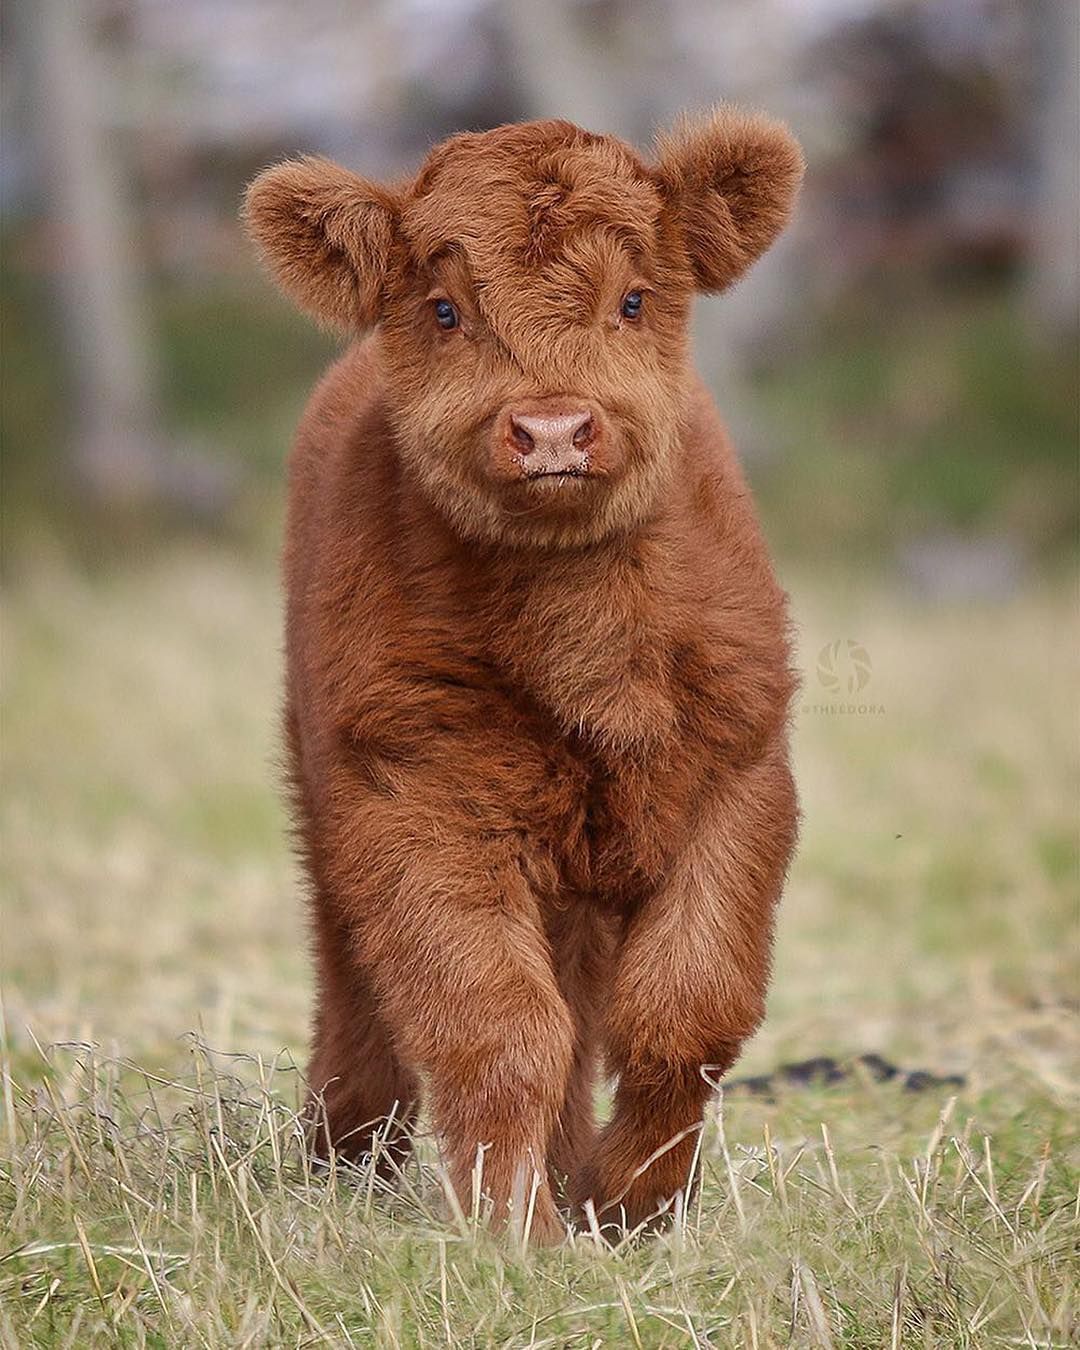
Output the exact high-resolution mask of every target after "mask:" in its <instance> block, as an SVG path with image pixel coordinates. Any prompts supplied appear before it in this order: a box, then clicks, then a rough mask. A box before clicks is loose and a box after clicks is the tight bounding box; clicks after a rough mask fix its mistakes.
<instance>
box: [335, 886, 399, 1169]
mask: <svg viewBox="0 0 1080 1350" xmlns="http://www.w3.org/2000/svg"><path fill="white" fill-rule="evenodd" d="M314 911H315V932H316V960H317V971H316V974H317V981H318V994H317V1005H316V1014H315V1032H314V1038H313V1040H314V1043H313V1047H312V1056H311V1063H310V1065H309V1068H308V1085H309V1089H310V1092H311V1097H310V1100H309V1103H308V1115H309V1119H310V1120H311V1123H312V1144H313V1147H314V1149H315V1152H316V1153H317V1154H318V1155H320V1156H323V1157H325V1156H327V1154H328V1152H329V1149H330V1148H331V1147H332V1148H333V1149H334V1151H335V1152H337V1153H339V1154H341V1155H342V1156H343V1157H345V1158H348V1159H349V1160H350V1161H352V1162H359V1161H361V1160H362V1159H363V1158H364V1157H366V1156H370V1155H372V1154H374V1156H375V1157H376V1159H377V1160H378V1162H377V1166H378V1170H379V1172H380V1173H381V1174H382V1175H383V1176H384V1177H386V1178H387V1179H389V1178H391V1177H392V1176H393V1175H394V1173H395V1170H396V1168H397V1167H400V1166H401V1164H402V1163H403V1162H404V1161H405V1159H406V1158H407V1157H408V1154H409V1150H410V1147H411V1142H410V1129H411V1126H412V1124H413V1120H414V1118H415V1115H416V1105H417V1100H418V1097H419V1083H418V1081H417V1078H416V1075H415V1074H414V1073H413V1072H412V1071H411V1070H410V1069H408V1068H407V1067H406V1066H405V1065H404V1064H403V1063H402V1061H401V1058H400V1056H399V1055H398V1054H397V1051H396V1050H395V1049H394V1046H393V1044H392V1042H391V1039H390V1035H389V1031H388V1028H387V1026H386V1024H385V1022H384V1021H383V1018H382V1017H381V1015H380V1013H379V1011H378V1009H377V1008H376V1006H375V999H374V996H373V994H372V991H371V988H370V984H369V981H368V979H367V978H366V976H365V974H364V972H363V970H362V969H361V967H360V965H359V963H358V962H357V960H356V956H355V952H354V951H353V950H352V942H351V939H350V935H349V933H348V930H347V929H345V928H344V927H343V925H341V924H340V923H339V922H337V921H336V920H335V918H334V914H333V911H332V909H331V906H330V903H329V902H328V900H327V897H326V895H325V894H319V895H317V896H316V899H315V903H314Z"/></svg>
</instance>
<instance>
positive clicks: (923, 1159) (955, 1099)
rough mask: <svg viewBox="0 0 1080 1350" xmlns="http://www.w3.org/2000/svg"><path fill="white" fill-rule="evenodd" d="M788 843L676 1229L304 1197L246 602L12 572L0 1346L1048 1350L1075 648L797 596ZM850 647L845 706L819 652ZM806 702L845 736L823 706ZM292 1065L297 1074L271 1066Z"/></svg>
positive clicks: (236, 573) (883, 597)
mask: <svg viewBox="0 0 1080 1350" xmlns="http://www.w3.org/2000/svg"><path fill="white" fill-rule="evenodd" d="M788 580H789V584H790V586H791V588H792V590H793V591H794V592H795V594H796V597H797V611H798V617H799V621H800V629H801V634H802V642H803V648H804V665H805V666H806V671H807V685H806V690H805V697H804V708H803V711H802V712H801V714H800V716H799V719H798V758H799V767H800V781H801V783H802V787H803V795H804V805H805V811H806V821H805V828H804V841H803V846H802V850H801V853H800V857H799V861H798V864H797V866H796V868H795V871H794V874H793V877H792V881H791V886H790V890H789V895H788V899H787V903H786V907H785V911H784V919H783V925H782V930H781V935H780V942H779V947H778V953H777V973H776V981H775V986H774V993H773V997H772V1000H771V1005H770V1017H769V1021H768V1023H767V1025H766V1027H765V1028H764V1029H763V1031H762V1033H761V1034H760V1035H759V1037H758V1038H757V1040H756V1041H755V1043H754V1045H753V1047H752V1048H751V1049H750V1050H749V1051H748V1053H747V1056H746V1058H745V1060H744V1064H743V1066H742V1067H741V1069H740V1073H745V1074H760V1073H767V1072H769V1071H771V1070H773V1069H774V1068H775V1067H776V1065H777V1064H779V1063H782V1062H784V1061H788V1060H791V1059H794V1058H801V1057H805V1056H809V1055H818V1054H830V1055H833V1056H836V1057H838V1058H839V1059H842V1060H846V1059H848V1058H849V1057H852V1056H854V1055H856V1054H858V1053H862V1052H867V1051H875V1052H879V1053H881V1054H884V1055H886V1056H887V1057H888V1058H890V1059H892V1060H894V1061H896V1062H898V1063H900V1064H901V1065H903V1066H904V1067H905V1068H925V1069H930V1070H933V1071H934V1072H936V1073H947V1072H958V1073H960V1074H962V1075H963V1076H964V1078H965V1084H964V1086H963V1087H961V1088H959V1089H957V1088H945V1087H943V1086H931V1087H930V1088H929V1089H928V1090H927V1091H924V1092H912V1091H907V1090H905V1088H904V1087H903V1086H902V1085H901V1084H900V1083H899V1082H897V1081H896V1080H893V1081H886V1082H877V1081H874V1080H872V1079H871V1078H870V1077H869V1076H868V1075H867V1074H865V1073H863V1072H860V1071H859V1070H853V1071H852V1072H851V1073H849V1074H848V1075H847V1076H846V1077H845V1078H843V1079H841V1080H840V1081H837V1082H835V1083H833V1084H821V1083H818V1084H811V1085H809V1086H801V1087H800V1086H794V1085H788V1086H785V1085H783V1084H782V1083H778V1084H777V1086H776V1090H775V1093H774V1095H773V1097H772V1098H771V1099H764V1098H761V1099H759V1098H754V1097H750V1096H748V1095H747V1094H745V1093H740V1092H737V1091H732V1092H731V1093H729V1094H728V1097H727V1100H726V1101H725V1102H724V1103H723V1109H722V1111H721V1110H720V1109H718V1110H717V1112H716V1113H715V1114H714V1115H713V1116H712V1117H711V1118H710V1120H709V1122H708V1127H707V1130H706V1132H705V1135H704V1137H703V1141H702V1149H701V1155H700V1166H701V1174H702V1183H703V1184H702V1186H701V1189H700V1190H699V1192H698V1194H697V1197H696V1199H695V1201H694V1202H693V1203H692V1205H691V1206H690V1208H689V1211H688V1212H687V1213H684V1214H682V1215H680V1216H679V1221H678V1223H677V1225H676V1226H675V1228H674V1230H673V1231H672V1232H671V1233H670V1234H669V1235H668V1236H666V1237H665V1238H662V1239H660V1240H659V1241H657V1242H654V1243H651V1244H640V1243H628V1244H625V1245H624V1246H623V1247H622V1248H621V1249H619V1250H616V1251H610V1250H602V1249H600V1248H598V1247H597V1246H596V1244H595V1243H594V1242H593V1241H592V1239H591V1238H590V1237H589V1235H588V1234H585V1235H581V1236H578V1237H577V1238H575V1239H574V1240H573V1241H571V1242H568V1244H567V1245H566V1246H565V1247H564V1248H562V1249H560V1250H558V1251H555V1252H545V1253H541V1254H537V1255H524V1254H522V1253H521V1252H520V1251H518V1250H515V1249H514V1248H513V1247H512V1246H511V1245H509V1244H506V1243H500V1242H497V1241H494V1240H492V1239H491V1238H489V1237H488V1236H486V1235H485V1233H484V1232H482V1231H480V1230H479V1229H478V1228H477V1226H476V1224H475V1222H474V1221H473V1217H472V1216H471V1215H463V1216H460V1217H459V1218H458V1219H456V1220H455V1218H454V1216H453V1215H451V1214H449V1213H448V1212H447V1206H446V1202H445V1198H444V1194H443V1186H442V1179H441V1174H440V1170H439V1167H438V1159H437V1154H436V1151H435V1148H434V1145H433V1142H432V1141H431V1140H429V1139H427V1138H422V1139H421V1140H420V1141H419V1150H418V1156H417V1158H416V1159H415V1160H414V1161H413V1162H412V1163H411V1164H410V1165H409V1167H408V1169H407V1170H406V1172H405V1174H404V1175H403V1176H402V1177H401V1179H400V1182H399V1184H398V1185H397V1186H396V1187H395V1188H394V1189H393V1190H392V1191H391V1192H385V1191H384V1190H383V1189H382V1188H381V1186H380V1185H379V1184H378V1183H377V1182H376V1180H375V1178H374V1177H373V1175H372V1174H371V1173H369V1172H367V1171H361V1172H359V1173H346V1172H336V1173H332V1174H330V1175H327V1174H324V1173H317V1174H312V1172H311V1171H310V1169H309V1167H308V1165H307V1163H306V1161H305V1157H304V1154H303V1151H302V1149H301V1148H300V1147H299V1139H298V1132H297V1123H296V1117H295V1105H296V1102H297V1099H298V1093H299V1091H300V1075H299V1073H298V1072H297V1070H296V1068H295V1065H294V1060H293V1055H294V1054H295V1056H296V1060H297V1061H298V1062H301V1063H302V1060H303V1050H304V1036H305V1025H306V1016H307V1005H308V1001H309V974H308V970H307V961H306V955H305V944H304V938H303V928H302V923H301V913H300V909H299V906H298V904H297V901H296V891H297V885H296V878H295V875H294V873H293V871H292V868H291V865H290V863H289V859H288V853H287V848H286V844H285V840H284V834H283V821H282V818H281V814H280V811H279V808H278V805H277V802H276V798H275V795H274V792H273V789H272V783H273V778H274V770H273V759H274V755H275V744H276V733H275V705H276V698H277V694H276V691H277V683H278V636H277V596H276V586H275V582H274V577H273V572H272V569H271V568H269V567H267V566H265V565H263V564H260V563H256V562H253V561H251V560H250V559H247V558H243V557H238V556H234V555H232V554H230V553H228V552H227V551H226V550H225V549H224V548H221V549H209V548H201V549H196V548H190V549H184V548H179V547H177V548H171V549H169V550H168V551H163V552H161V553H159V554H158V555H156V556H155V557H152V558H149V559H148V560H147V561H146V563H145V565H144V566H142V567H140V568H139V569H128V570H125V571H117V570H115V569H104V570H102V571H100V572H98V573H96V574H87V573H83V572H78V571H76V570H75V569H74V568H72V567H71V565H70V564H68V563H67V562H66V561H64V559H63V557H60V556H56V557H52V556H44V557H41V558H39V559H38V560H37V561H36V564H35V566H34V567H33V568H31V569H28V570H26V569H24V570H23V571H22V572H21V573H20V574H19V575H17V576H16V577H15V579H14V580H13V581H12V582H11V583H10V585H9V593H8V595H7V598H6V605H5V620H4V659H5V665H6V672H5V680H4V700H5V708H4V725H3V780H4V781H3V787H4V791H3V821H2V823H3V839H2V842H3V851H2V858H0V866H2V878H3V886H4V893H3V894H4V899H3V1001H4V1039H3V1073H4V1097H3V1120H2V1122H0V1138H2V1140H3V1142H2V1144H0V1155H2V1163H0V1214H2V1219H0V1222H2V1224H3V1235H2V1237H0V1338H2V1339H3V1342H4V1343H5V1344H10V1345H19V1346H24V1345H42V1346H45V1345H49V1346H52V1345H71V1346H83V1345H94V1344H120V1345H128V1344H131V1345H142V1344H151V1345H161V1346H169V1347H171V1346H186V1345H193V1346H198V1345H203V1346H236V1345H250V1346H265V1345H279V1344H281V1345H300V1344H322V1343H326V1342H329V1343H333V1344H341V1345H350V1344H352V1345H365V1346H366V1345H372V1344H376V1345H400V1346H414V1345H415V1346H422V1345H428V1346H474V1345H475V1346H488V1345H492V1346H517V1345H521V1346H526V1345H546V1346H583V1347H584V1346H594V1345H603V1346H608V1345H610V1346H624V1345H629V1346H635V1345H639V1346H660V1345H670V1346H677V1345H690V1346H700V1345H718V1346H728V1345H760V1346H769V1345H779V1344H784V1345H788V1344H796V1345H815V1346H821V1345H835V1346H842V1345H845V1346H848V1345H850V1346H901V1345H903V1346H907V1345H918V1346H923V1345H927V1346H938V1345H949V1346H951V1345H963V1346H994V1345H1027V1346H1065V1345H1067V1344H1070V1343H1071V1341H1072V1338H1073V1337H1074V1336H1075V1332H1076V1321H1075V1299H1074V1283H1075V1276H1076V1261H1075V1251H1076V1236H1077V1218H1078V1206H1080V1197H1078V1193H1077V1171H1076V1167H1075V1163H1076V1156H1075V1145H1076V1134H1075V1127H1074V1125H1073V1114H1072V1113H1073V1112H1074V1111H1075V1109H1076V1100H1075V1085H1076V1081H1077V1079H1076V1071H1077V1067H1078V1063H1077V1056H1078V1052H1080V1035H1078V1031H1077V1021H1076V989H1077V983H1076V969H1075V952H1076V941H1075V939H1076V917H1077V916H1076V906H1077V847H1076V829H1075V820H1074V815H1075V803H1076V800H1077V796H1078V782H1077V762H1076V746H1075V735H1074V733H1075V688H1076V684H1075V677H1076V670H1075V653H1076V650H1077V644H1076V642H1075V637H1076V634H1075V631H1074V629H1075V625H1074V619H1073V613H1072V600H1073V597H1072V595H1071V592H1070V591H1069V589H1067V588H1066V587H1064V586H1059V585H1056V584H1053V583H1049V582H1047V583H1040V584H1039V585H1037V586H1035V585H1033V586H1032V587H1031V588H1030V589H1029V590H1028V591H1027V592H1026V593H1024V594H1022V595H1018V596H1015V597H1013V598H1011V599H1008V600H1006V601H1003V602H1001V603H999V604H996V605H993V606H987V607H985V608H978V607H971V606H968V607H962V608H961V607H934V606H930V605H927V604H916V603H914V602H912V601H905V600H903V599H902V598H900V597H898V596H896V595H894V594H891V593H889V592H888V591H885V590H881V589H877V588H873V587H871V586H869V585H868V584H860V585H850V584H849V585H847V586H843V587H842V586H839V585H836V584H829V583H826V582H822V581H820V580H819V581H815V582H811V581H810V580H808V579H805V578H800V577H798V576H792V577H789V578H788ZM838 638H839V639H847V638H854V639H858V640H859V641H861V642H862V643H863V644H864V645H865V647H866V649H867V651H868V652H869V654H870V657H871V660H872V667H873V674H872V679H871V681H870V683H869V684H868V685H866V687H865V688H864V689H863V690H861V691H860V692H859V694H858V696H857V697H856V698H851V699H849V698H847V697H846V696H844V697H842V698H841V697H839V696H837V695H835V694H833V693H831V692H830V691H828V690H826V689H825V688H824V687H823V686H822V684H821V683H820V681H819V678H818V675H817V670H816V665H817V655H818V652H819V650H820V649H821V648H822V647H823V646H824V645H825V644H826V643H830V642H832V641H833V640H834V639H838ZM837 703H843V704H844V705H845V706H846V705H847V704H852V705H853V706H854V707H855V708H856V709H858V708H859V707H862V709H863V711H861V712H860V711H857V710H856V711H854V712H837V711H835V710H829V711H826V710H824V709H826V708H829V709H835V706H836V704H837ZM285 1047H287V1049H286V1048H285Z"/></svg>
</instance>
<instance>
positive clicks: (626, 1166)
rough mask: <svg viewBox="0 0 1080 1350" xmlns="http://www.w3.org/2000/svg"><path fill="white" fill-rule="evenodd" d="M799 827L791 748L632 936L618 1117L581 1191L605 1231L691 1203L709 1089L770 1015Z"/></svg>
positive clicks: (748, 775)
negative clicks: (784, 898)
mask: <svg viewBox="0 0 1080 1350" xmlns="http://www.w3.org/2000/svg"><path fill="white" fill-rule="evenodd" d="M796 816H797V808H796V802H795V794H794V789H793V786H792V783H791V777H790V774H789V772H788V770H787V765H786V762H785V761H784V759H783V757H782V753H781V751H780V750H779V749H777V750H776V751H775V752H774V753H773V754H771V755H769V756H767V757H766V758H765V759H764V760H762V761H761V762H759V764H757V765H756V766H755V767H754V768H753V769H751V770H749V771H747V772H745V773H743V774H742V775H741V776H740V777H739V778H738V779H737V780H735V781H734V782H733V783H731V784H730V785H729V786H728V788H727V790H726V791H725V792H724V793H723V795H722V796H721V797H720V798H718V800H717V801H716V802H715V803H714V805H713V807H712V809H711V811H710V813H709V817H708V819H706V820H705V821H703V822H702V827H701V829H700V830H699V832H698V834H697V836H696V838H695V841H694V843H693V844H692V845H691V847H690V848H689V849H688V850H687V852H686V854H685V855H684V856H683V857H682V858H681V859H680V861H679V863H678V865H677V866H676V867H675V869H674V870H673V873H672V876H671V878H670V880H669V882H668V883H667V884H666V886H665V887H664V889H663V890H662V891H661V892H660V893H658V894H657V895H655V896H654V897H652V898H651V899H650V900H649V901H648V902H647V903H646V904H645V905H644V906H643V907H642V908H641V910H640V911H639V912H638V913H637V914H636V915H635V916H634V918H633V920H632V921H631V923H630V925H629V927H628V931H627V934H626V938H625V940H624V942H623V945H622V948H621V950H620V952H619V954H618V957H617V966H616V972H615V978H614V984H613V990H612V995H611V999H610V1003H609V1007H608V1016H607V1039H608V1050H609V1058H610V1064H611V1067H612V1068H613V1069H614V1070H615V1071H617V1073H618V1075H619V1084H618V1088H617V1090H616V1096H615V1109H614V1113H613V1116H612V1119H611V1121H610V1122H609V1124H608V1125H607V1126H606V1127H605V1129H604V1130H603V1132H602V1134H601V1136H600V1139H599V1142H598V1145H597V1147H596V1150H595V1152H594V1154H593V1156H592V1158H591V1159H590V1160H589V1161H588V1162H587V1163H586V1164H585V1165H584V1166H583V1167H582V1168H581V1170H580V1171H579V1173H578V1176H577V1180H576V1185H575V1187H574V1191H575V1197H576V1199H577V1200H578V1202H579V1203H581V1202H584V1201H585V1200H588V1199H591V1200H592V1202H593V1205H594V1207H595V1209H596V1211H597V1215H598V1219H599V1222H600V1224H601V1226H604V1225H605V1224H612V1225H615V1226H616V1227H619V1228H634V1227H636V1226H637V1225H638V1224H640V1223H642V1222H643V1221H645V1220H646V1219H648V1218H650V1216H653V1215H657V1214H663V1213H665V1212H670V1210H671V1208H672V1206H673V1202H674V1200H675V1197H676V1195H677V1194H678V1193H679V1192H683V1193H684V1194H685V1191H686V1188H687V1182H688V1173H689V1169H690V1164H691V1161H692V1159H693V1155H694V1150H695V1147H696V1144H697V1133H698V1130H699V1129H700V1127H701V1123H702V1115H703V1111H704V1106H705V1103H706V1101H707V1099H708V1096H709V1093H710V1084H709V1081H708V1080H709V1079H711V1080H712V1081H713V1082H715V1081H716V1078H717V1077H718V1076H719V1075H720V1074H721V1073H723V1072H724V1071H725V1070H726V1069H728V1068H729V1067H730V1065H731V1064H732V1063H733V1062H734V1061H735V1059H736V1057H737V1056H738V1053H739V1050H740V1047H741V1045H742V1042H743V1041H744V1039H745V1038H746V1037H747V1036H749V1035H750V1034H751V1033H752V1032H753V1031H754V1029H755V1028H756V1027H757V1025H758V1023H759V1022H760V1021H761V1017H762V1014H763V1011H764V1000H765V989H766V985H767V982H768V976H769V965H770V949H771V942H772V928H773V910H774V908H775V905H776V902H777V900H778V898H779V894H780V888H781V886H782V883H783V878H784V873H785V870H786V868H787V863H788V859H789V857H790V854H791V850H792V847H793V845H794V838H795V825H796ZM706 1075H707V1077H706Z"/></svg>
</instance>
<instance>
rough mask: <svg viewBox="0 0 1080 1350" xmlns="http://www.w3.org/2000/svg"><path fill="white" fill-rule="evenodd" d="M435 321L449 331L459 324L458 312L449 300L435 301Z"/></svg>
mask: <svg viewBox="0 0 1080 1350" xmlns="http://www.w3.org/2000/svg"><path fill="white" fill-rule="evenodd" d="M435 321H436V323H437V324H438V325H439V327H440V328H444V329H445V330H446V331H447V332H449V331H450V330H451V329H452V328H456V327H457V326H458V323H459V320H458V312H457V310H456V309H455V308H454V306H453V305H452V304H451V303H450V301H449V300H436V301H435Z"/></svg>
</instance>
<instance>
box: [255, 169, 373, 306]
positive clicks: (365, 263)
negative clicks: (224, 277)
mask: <svg viewBox="0 0 1080 1350" xmlns="http://www.w3.org/2000/svg"><path fill="white" fill-rule="evenodd" d="M396 215H397V201H396V199H395V197H394V196H393V194H392V193H390V192H388V191H387V190H386V189H385V188H381V187H379V186H377V185H376V184H374V183H369V182H368V181H367V180H366V179H363V178H360V177H359V176H358V175H356V174H354V173H350V172H349V171H348V170H347V169H343V168H341V167H340V166H339V165H337V164H333V163H331V162H330V161H329V160H326V159H317V158H312V157H308V158H304V159H295V160H286V161H285V163H283V164H277V165H275V166H274V167H273V168H272V169H267V170H265V172H263V173H261V174H260V175H259V176H258V178H256V179H255V181H254V182H253V183H252V184H251V185H250V187H249V188H248V190H247V195H246V197H245V200H244V211H243V216H244V222H245V225H246V226H247V230H248V233H249V234H250V236H251V238H252V239H253V240H254V241H255V243H256V245H257V246H258V249H259V252H260V253H261V254H262V257H263V260H264V261H265V263H266V265H267V266H268V268H269V269H270V271H271V272H272V274H273V276H274V279H275V280H276V281H277V283H278V285H279V286H280V287H281V289H282V290H283V291H284V292H285V294H286V295H287V296H288V297H289V298H290V299H291V300H293V301H295V303H296V304H297V305H299V306H300V308H301V309H303V310H305V311H306V312H307V313H308V314H310V315H312V317H313V318H315V319H317V320H318V321H319V322H320V323H324V324H329V325H331V326H332V327H335V328H341V329H346V330H348V331H352V332H356V331H358V330H363V329H365V328H370V327H372V325H373V324H375V323H376V322H377V321H378V318H379V310H380V308H381V300H382V292H383V284H384V279H385V276H386V268H387V264H388V261H389V257H390V247H391V244H392V241H393V235H394V222H395V219H396Z"/></svg>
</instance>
